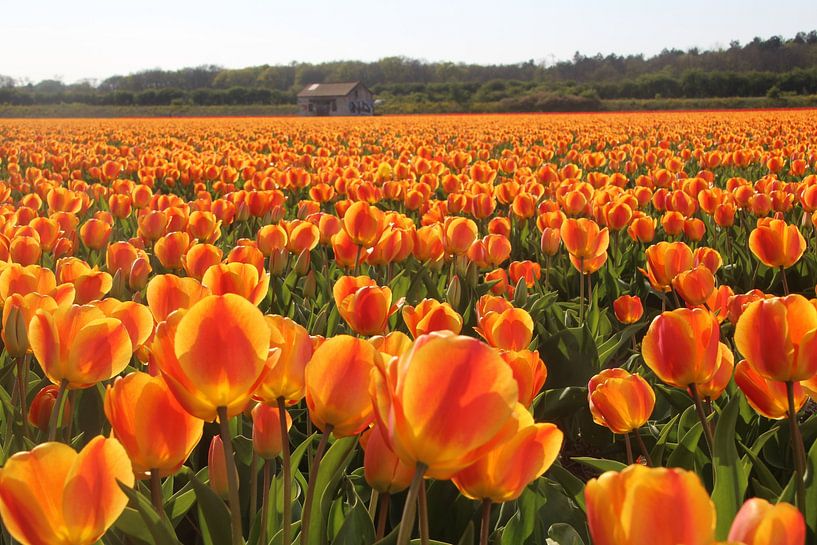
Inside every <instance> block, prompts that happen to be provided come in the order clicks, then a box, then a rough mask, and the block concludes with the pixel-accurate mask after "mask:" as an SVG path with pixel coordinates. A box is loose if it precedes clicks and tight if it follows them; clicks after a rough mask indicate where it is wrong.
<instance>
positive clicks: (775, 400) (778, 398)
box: [735, 360, 808, 420]
mask: <svg viewBox="0 0 817 545" xmlns="http://www.w3.org/2000/svg"><path fill="white" fill-rule="evenodd" d="M735 384H737V385H738V388H740V390H741V391H742V392H743V395H745V396H746V401H748V402H749V405H751V406H752V408H753V409H754V410H755V411H757V412H758V413H759V414H761V415H763V416H765V417H766V418H772V419H775V420H782V419H784V418H787V417H788V416H789V401H788V397H787V395H788V394H787V392H786V384H785V383H784V382H779V381H776V380H769V379H766V378H764V377H763V376H761V375H760V373H758V372H757V370H756V369H755V368H754V367H753V366H752V365H750V364H749V362H748V361H746V360H743V361H741V362H740V363H738V364H737V365H736V366H735ZM807 400H808V396H807V395H806V393H805V392H804V391H803V388H802V387H801V386H800V384H799V383H795V384H794V408H795V410H796V411H798V412H799V410H800V409H802V408H803V405H805V403H806V401H807Z"/></svg>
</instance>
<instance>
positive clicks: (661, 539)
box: [584, 465, 715, 545]
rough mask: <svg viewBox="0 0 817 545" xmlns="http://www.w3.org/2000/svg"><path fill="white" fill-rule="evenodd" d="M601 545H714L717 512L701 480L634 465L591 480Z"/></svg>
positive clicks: (589, 497)
mask: <svg viewBox="0 0 817 545" xmlns="http://www.w3.org/2000/svg"><path fill="white" fill-rule="evenodd" d="M584 497H585V502H586V512H587V525H588V527H589V528H590V536H591V538H592V540H593V543H594V544H595V545H622V544H625V543H627V544H642V543H644V544H646V543H649V544H650V545H678V544H680V543H683V544H684V545H712V543H713V542H714V537H715V536H714V533H715V506H714V504H713V503H712V500H710V499H709V494H708V493H707V491H706V489H705V488H704V487H703V485H702V484H701V481H700V479H699V478H698V476H697V475H696V474H695V473H693V472H691V471H684V470H682V469H666V468H647V467H644V466H642V465H632V466H629V467H628V468H626V469H624V470H623V471H621V472H620V473H619V472H614V471H608V472H607V473H604V474H603V475H602V476H601V477H599V478H597V479H591V480H590V481H589V482H588V483H587V486H586V487H585V489H584Z"/></svg>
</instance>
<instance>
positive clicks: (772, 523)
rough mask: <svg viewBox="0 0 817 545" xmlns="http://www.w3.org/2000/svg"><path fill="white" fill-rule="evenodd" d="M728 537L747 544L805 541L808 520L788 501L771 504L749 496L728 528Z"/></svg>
mask: <svg viewBox="0 0 817 545" xmlns="http://www.w3.org/2000/svg"><path fill="white" fill-rule="evenodd" d="M728 539H729V541H734V542H740V543H744V544H745V545H773V544H774V545H803V544H804V543H805V542H806V523H805V521H804V520H803V515H802V514H801V513H800V511H798V510H797V508H796V507H795V506H793V505H791V504H789V503H785V502H780V503H777V504H775V505H772V504H771V503H769V502H768V501H766V500H764V499H761V498H750V499H748V500H746V502H745V503H744V504H743V507H741V508H740V511H738V514H737V516H735V520H733V521H732V527H731V528H730V529H729V537H728Z"/></svg>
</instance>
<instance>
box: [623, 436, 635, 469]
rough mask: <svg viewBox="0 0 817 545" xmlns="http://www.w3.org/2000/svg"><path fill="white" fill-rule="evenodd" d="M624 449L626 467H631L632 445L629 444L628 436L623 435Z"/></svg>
mask: <svg viewBox="0 0 817 545" xmlns="http://www.w3.org/2000/svg"><path fill="white" fill-rule="evenodd" d="M624 448H625V449H626V451H627V465H630V466H631V465H633V445H632V443H630V434H629V433H625V434H624Z"/></svg>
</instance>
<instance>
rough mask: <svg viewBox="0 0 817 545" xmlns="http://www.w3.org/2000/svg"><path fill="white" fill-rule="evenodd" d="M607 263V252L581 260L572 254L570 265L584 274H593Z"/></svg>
mask: <svg viewBox="0 0 817 545" xmlns="http://www.w3.org/2000/svg"><path fill="white" fill-rule="evenodd" d="M606 262H607V252H605V253H603V254H601V255H597V256H596V257H594V258H590V259H587V258H585V259H580V258H578V257H576V256H575V255H573V254H570V264H571V265H573V267H574V268H575V269H576V270H577V271H579V272H580V273H582V274H593V273H594V272H596V271H598V270H599V269H601V267H602V266H603V265H604V264H605V263H606Z"/></svg>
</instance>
